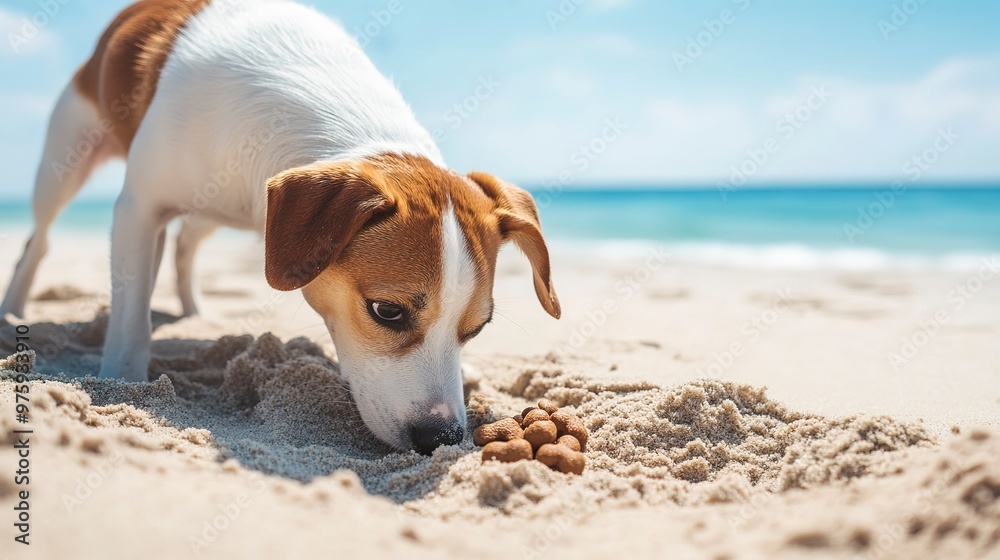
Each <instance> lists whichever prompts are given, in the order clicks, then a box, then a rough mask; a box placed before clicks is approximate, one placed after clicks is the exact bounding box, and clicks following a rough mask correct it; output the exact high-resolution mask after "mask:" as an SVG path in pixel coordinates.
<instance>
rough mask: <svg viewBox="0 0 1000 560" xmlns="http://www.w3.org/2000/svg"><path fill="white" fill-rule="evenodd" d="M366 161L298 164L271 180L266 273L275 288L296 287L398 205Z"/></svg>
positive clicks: (268, 201)
mask: <svg viewBox="0 0 1000 560" xmlns="http://www.w3.org/2000/svg"><path fill="white" fill-rule="evenodd" d="M374 173H375V172H374V171H373V170H372V169H370V166H368V165H367V164H364V163H363V162H358V163H321V164H314V165H309V166H306V167H297V168H294V169H290V170H288V171H285V172H282V173H279V174H278V175H275V176H274V177H272V178H271V179H269V180H268V182H267V212H266V216H267V217H266V220H267V223H266V225H265V228H264V273H265V276H266V277H267V283H268V284H270V285H271V287H272V288H275V289H277V290H285V291H287V290H295V289H297V288H301V287H303V286H305V285H306V284H308V283H309V282H311V281H312V280H313V279H315V278H316V277H317V276H319V274H320V273H321V272H323V270H324V269H325V268H326V267H327V266H329V265H330V264H331V263H333V262H334V261H336V260H337V258H338V257H339V256H340V253H341V252H342V251H343V250H344V247H345V246H347V244H348V243H350V241H351V239H352V238H353V237H354V235H355V234H356V233H357V232H358V230H360V229H361V228H362V227H363V226H364V225H365V224H366V223H367V222H368V221H369V220H371V219H372V218H373V217H374V216H376V215H382V214H384V213H386V212H389V211H391V210H392V209H393V208H394V207H395V203H394V201H393V200H391V199H390V198H389V196H387V195H386V193H385V192H383V191H382V190H381V189H380V188H379V187H378V181H377V178H376V176H375V174H374Z"/></svg>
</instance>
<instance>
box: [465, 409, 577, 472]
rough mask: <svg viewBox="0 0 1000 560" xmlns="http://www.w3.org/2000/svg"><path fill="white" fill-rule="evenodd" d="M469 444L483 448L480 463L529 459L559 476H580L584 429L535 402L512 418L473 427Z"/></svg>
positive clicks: (565, 414)
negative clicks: (534, 460)
mask: <svg viewBox="0 0 1000 560" xmlns="http://www.w3.org/2000/svg"><path fill="white" fill-rule="evenodd" d="M472 441H473V442H474V443H475V444H476V445H481V446H483V462H484V463H485V462H486V461H490V460H497V461H501V462H504V463H513V462H514V461H520V460H522V459H524V460H528V461H530V460H531V459H532V458H534V459H536V460H537V461H539V462H541V463H542V464H544V465H545V466H547V467H549V468H551V469H555V470H558V471H560V472H563V473H573V474H583V468H584V466H586V459H585V458H584V456H583V453H582V451H583V449H584V448H585V447H586V445H587V428H585V427H584V425H583V421H582V420H580V419H579V418H577V417H576V416H575V415H573V414H571V413H569V412H565V411H562V410H559V407H558V406H556V404H555V403H554V402H552V401H550V400H541V401H538V407H533V406H529V407H528V408H526V409H524V411H522V412H521V414H518V415H517V416H515V417H513V418H504V419H503V420H499V421H497V422H493V423H491V424H484V425H482V426H479V427H478V428H476V431H475V432H473V434H472Z"/></svg>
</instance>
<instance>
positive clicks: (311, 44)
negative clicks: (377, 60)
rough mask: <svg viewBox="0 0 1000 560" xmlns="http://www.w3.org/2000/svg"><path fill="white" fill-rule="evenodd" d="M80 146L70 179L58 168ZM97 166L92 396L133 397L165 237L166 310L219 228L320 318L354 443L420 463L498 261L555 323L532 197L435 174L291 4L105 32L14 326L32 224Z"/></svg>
mask: <svg viewBox="0 0 1000 560" xmlns="http://www.w3.org/2000/svg"><path fill="white" fill-rule="evenodd" d="M78 146H83V147H87V148H88V149H86V150H83V149H79V150H78V152H79V153H80V154H83V155H82V157H81V158H79V159H80V161H78V162H74V163H75V165H67V164H66V162H65V161H64V160H65V154H66V152H67V149H68V148H70V149H73V147H78ZM109 158H124V159H125V160H126V163H127V170H126V176H125V181H124V186H123V188H122V191H121V193H120V195H119V196H118V198H117V200H116V202H115V207H114V219H113V226H112V232H111V280H112V282H111V285H112V294H111V306H110V312H109V322H108V330H107V336H106V339H105V343H104V350H103V356H102V362H101V368H100V377H101V378H118V379H124V380H128V381H146V380H147V377H148V366H149V360H150V346H151V337H152V334H151V333H152V324H151V319H150V298H151V296H152V290H153V284H154V282H155V279H156V276H157V272H158V269H159V265H160V261H161V258H162V255H163V246H164V239H165V234H166V226H167V224H168V223H169V222H170V221H171V220H173V219H174V218H178V217H181V216H183V217H184V219H183V224H182V226H181V228H180V230H179V233H178V235H177V245H176V246H177V249H176V254H175V261H176V267H177V292H178V295H179V296H180V299H181V303H182V307H183V312H184V314H185V315H192V314H195V313H197V311H198V306H197V294H196V290H195V288H194V286H193V277H194V273H193V270H192V268H193V262H194V254H195V251H196V249H197V247H198V245H199V243H200V242H201V241H202V240H203V239H205V238H206V237H207V236H208V235H209V234H210V233H211V232H212V231H213V230H215V229H216V228H217V227H219V226H227V227H233V228H239V229H249V230H256V231H258V232H260V233H261V234H262V235H263V238H264V275H265V277H266V279H267V282H268V283H269V284H270V285H271V286H272V287H273V288H275V289H277V290H284V291H288V290H296V289H301V290H302V294H303V296H304V298H305V300H306V302H308V304H309V305H310V306H311V307H312V308H313V309H314V310H315V311H316V312H317V313H318V314H319V315H320V316H321V317H322V319H323V320H324V321H325V323H326V325H327V328H328V330H329V332H330V335H331V337H332V339H333V342H334V345H335V346H336V349H337V356H338V359H339V363H340V368H341V372H342V374H343V376H344V378H345V380H346V382H347V384H348V385H349V387H350V391H351V395H352V397H353V399H354V401H355V402H356V404H357V407H358V410H359V412H360V414H361V417H362V420H363V421H364V422H365V424H366V425H367V426H368V428H369V429H370V430H371V431H372V433H373V434H374V435H375V436H376V437H378V438H379V439H381V440H382V441H384V442H386V443H388V444H389V445H391V446H393V447H395V448H398V449H401V450H410V449H413V450H416V451H418V452H421V453H425V454H429V453H431V452H432V451H433V450H434V449H435V448H437V447H439V446H441V445H451V444H457V443H459V442H460V441H461V440H462V439H463V437H464V434H465V432H466V415H465V403H464V398H463V391H462V368H461V363H460V359H459V354H460V350H461V348H462V346H463V345H464V344H465V343H466V342H467V341H468V340H470V339H471V338H472V337H474V336H476V335H477V334H479V332H480V331H481V330H482V329H483V327H485V326H486V324H487V323H489V322H490V320H491V318H492V316H493V297H492V291H493V280H494V274H495V269H496V258H497V252H498V250H499V249H500V246H501V245H502V244H503V243H504V242H506V241H512V242H513V243H514V244H515V245H516V246H517V247H518V248H519V249H520V250H521V251H522V252H523V253H524V254H525V256H526V257H527V259H528V260H529V261H530V264H531V268H532V275H533V280H534V288H535V292H536V294H537V296H538V300H539V301H540V302H541V305H542V307H543V308H544V309H545V311H547V312H548V313H549V314H550V315H552V316H553V317H555V318H559V316H560V306H559V300H558V298H557V296H556V293H555V290H554V289H553V286H552V279H551V271H550V264H549V253H548V249H547V247H546V244H545V239H544V237H543V235H542V229H541V224H540V222H539V218H538V211H537V208H536V205H535V202H534V200H533V199H532V197H531V195H530V194H529V193H528V192H527V191H525V190H522V189H520V188H518V187H516V186H514V185H512V184H510V183H507V182H505V181H503V180H500V179H498V178H496V177H494V176H493V175H490V174H487V173H482V172H473V173H469V174H465V175H463V174H460V173H457V172H455V171H452V170H450V169H449V168H447V167H445V164H444V162H443V160H442V156H441V152H440V151H439V149H438V148H437V146H436V145H435V143H434V141H433V139H432V137H431V136H430V134H429V133H428V132H427V131H426V130H425V129H424V128H423V127H422V126H421V125H420V124H419V123H418V122H417V119H416V117H415V116H414V115H413V113H412V111H411V110H410V108H409V107H408V106H407V104H406V103H405V102H404V100H403V98H402V95H401V94H400V93H399V92H398V90H397V89H395V87H394V86H393V85H392V84H391V82H390V81H389V80H388V79H386V78H385V77H383V76H382V75H381V74H380V73H379V71H378V70H377V69H376V68H375V66H374V65H373V64H372V63H371V61H370V60H369V59H368V58H367V57H366V56H365V55H364V54H363V51H362V50H361V48H360V46H359V45H358V43H357V41H355V39H354V38H353V37H351V36H349V35H348V34H347V33H346V32H345V30H344V29H343V28H342V27H341V26H340V25H339V24H337V23H335V22H334V21H333V20H331V19H329V18H327V17H326V16H324V15H322V14H320V13H318V12H317V11H314V10H313V9H310V8H307V7H304V6H301V5H299V4H296V3H294V2H292V1H290V0H140V1H139V2H137V3H135V4H133V5H131V6H129V7H128V8H126V9H125V10H124V11H122V12H121V13H120V14H119V15H118V16H117V18H116V19H115V20H114V21H113V22H112V23H111V24H110V26H109V27H108V28H107V30H106V31H105V33H104V34H103V36H102V37H101V39H100V41H99V42H98V45H97V48H96V50H95V52H94V53H93V56H92V57H91V58H90V59H89V60H88V61H87V62H86V63H84V65H83V66H82V67H81V68H80V69H79V70H78V71H77V72H76V74H75V75H74V77H73V79H72V81H71V83H70V84H69V85H68V86H67V87H66V88H65V90H64V91H63V93H62V95H61V97H60V98H59V101H58V103H57V105H56V107H55V109H54V111H53V113H52V117H51V122H50V124H49V129H48V135H47V138H46V143H45V149H44V154H43V158H42V163H41V165H40V166H39V170H38V175H37V179H36V183H35V190H34V198H33V218H34V231H33V233H32V235H31V237H30V239H29V240H28V243H27V245H26V246H25V249H24V254H23V255H22V257H21V259H20V261H19V262H18V264H17V267H16V269H15V272H14V276H13V279H12V281H11V283H10V286H9V288H8V291H7V294H6V297H5V298H4V300H3V303H2V304H0V312H2V313H4V314H6V313H11V314H13V315H16V316H23V314H24V305H25V301H26V299H27V295H28V291H29V289H30V287H31V283H32V279H33V277H34V275H35V271H36V269H37V267H38V264H39V261H40V260H41V259H42V257H43V255H44V254H45V252H46V249H47V243H48V242H47V234H48V230H49V227H50V226H51V224H52V222H53V221H54V220H55V218H56V216H57V215H58V214H59V213H60V211H61V210H62V209H63V208H64V207H65V206H66V204H68V203H69V202H70V200H71V199H72V198H73V196H74V195H75V194H76V193H77V192H78V191H79V189H80V187H81V186H82V185H83V183H84V182H85V181H86V180H87V178H88V176H89V175H90V172H91V170H92V169H94V167H95V166H97V165H98V164H100V163H101V162H102V161H104V160H106V159H109Z"/></svg>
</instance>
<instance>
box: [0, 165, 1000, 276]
mask: <svg viewBox="0 0 1000 560" xmlns="http://www.w3.org/2000/svg"><path fill="white" fill-rule="evenodd" d="M533 192H534V194H535V197H536V200H537V201H538V204H539V212H540V214H541V217H542V224H543V228H544V231H545V235H546V239H547V240H548V242H549V244H550V247H551V249H552V251H553V252H556V253H559V252H563V253H579V254H588V255H595V256H599V257H602V258H615V257H627V256H630V255H633V254H639V253H642V252H645V251H648V250H649V248H650V246H651V245H652V246H657V247H659V248H661V249H662V250H664V251H666V252H667V253H668V254H670V255H671V256H672V257H673V258H675V259H678V260H682V261H690V262H695V263H702V264H712V265H723V266H726V265H731V266H741V267H765V268H788V269H803V268H847V269H852V268H853V269H866V268H883V267H909V268H921V267H934V268H939V267H940V268H955V269H962V268H974V267H976V266H977V265H978V263H979V262H980V261H981V260H982V259H983V258H992V257H994V256H996V255H998V254H1000V186H997V187H995V188H987V187H982V188H957V187H954V188H952V187H937V188H929V187H922V188H910V189H908V190H905V191H897V192H895V193H894V192H893V191H892V190H891V189H890V188H889V186H888V185H879V186H872V187H851V188H829V187H826V188H793V187H780V188H770V189H746V190H737V191H735V192H730V193H726V194H725V196H723V194H721V193H720V192H719V191H717V190H715V189H701V190H697V189H691V190H678V189H660V190H655V189H641V190H639V189H613V188H601V189H596V188H595V189H586V190H583V189H580V190H566V191H563V192H549V191H545V190H542V189H535V190H534V191H533ZM29 216H30V211H29V205H28V203H27V202H2V201H0V223H2V224H3V226H2V229H0V235H2V234H4V233H8V234H9V235H10V234H12V235H15V236H16V235H23V234H24V232H26V231H27V229H28V227H29V225H30V221H29ZM111 216H112V202H111V201H93V200H80V201H75V202H74V203H73V204H72V205H70V207H69V208H68V209H67V211H66V212H65V213H64V214H63V215H62V216H61V217H60V219H59V222H58V223H57V226H56V230H57V231H69V232H74V231H76V232H104V233H105V234H106V232H108V231H109V228H110V225H111ZM18 243H20V242H18Z"/></svg>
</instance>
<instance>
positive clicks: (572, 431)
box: [552, 410, 587, 449]
mask: <svg viewBox="0 0 1000 560" xmlns="http://www.w3.org/2000/svg"><path fill="white" fill-rule="evenodd" d="M552 421H553V422H554V423H555V425H556V428H558V429H559V435H560V436H564V435H567V434H569V435H571V436H573V437H575V438H576V439H577V441H579V442H580V448H581V449H584V448H586V447H587V428H585V427H584V425H583V420H580V419H579V418H577V417H576V416H574V415H572V414H570V413H568V412H564V411H562V410H557V411H556V412H555V413H553V414H552Z"/></svg>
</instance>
